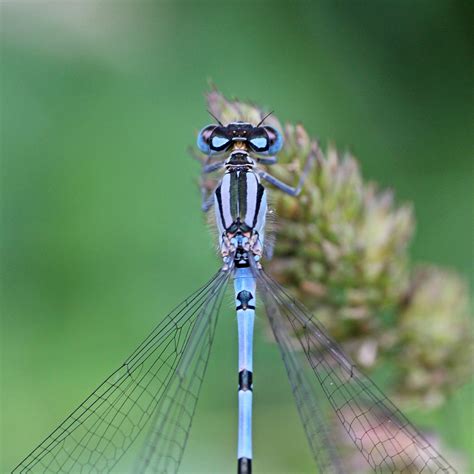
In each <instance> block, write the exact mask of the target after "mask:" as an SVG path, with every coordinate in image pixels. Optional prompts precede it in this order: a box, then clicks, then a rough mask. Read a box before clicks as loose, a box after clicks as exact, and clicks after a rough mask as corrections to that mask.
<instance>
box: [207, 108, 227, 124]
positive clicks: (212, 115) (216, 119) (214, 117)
mask: <svg viewBox="0 0 474 474" xmlns="http://www.w3.org/2000/svg"><path fill="white" fill-rule="evenodd" d="M207 112H208V113H209V115H210V116H211V117H212V118H213V119H214V120H215V121H216V122H217V123H218V124H219V125H220V126H221V127H224V124H223V123H222V122H221V121H220V120H219V119H218V118H217V117H216V116H215V115H214V114H213V113H212V112H211V111H210V110H209V109H207Z"/></svg>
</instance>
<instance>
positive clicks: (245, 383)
mask: <svg viewBox="0 0 474 474" xmlns="http://www.w3.org/2000/svg"><path fill="white" fill-rule="evenodd" d="M252 389H253V375H252V372H250V371H249V370H247V369H244V370H241V371H240V372H239V390H243V391H244V392H245V391H246V390H252Z"/></svg>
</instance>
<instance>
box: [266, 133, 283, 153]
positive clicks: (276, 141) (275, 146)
mask: <svg viewBox="0 0 474 474" xmlns="http://www.w3.org/2000/svg"><path fill="white" fill-rule="evenodd" d="M263 128H264V129H265V131H266V132H267V135H268V153H269V154H270V155H276V154H277V153H278V152H279V151H280V150H281V149H282V147H283V136H282V134H281V133H280V132H279V131H278V130H277V129H276V128H273V127H268V126H265V127H263Z"/></svg>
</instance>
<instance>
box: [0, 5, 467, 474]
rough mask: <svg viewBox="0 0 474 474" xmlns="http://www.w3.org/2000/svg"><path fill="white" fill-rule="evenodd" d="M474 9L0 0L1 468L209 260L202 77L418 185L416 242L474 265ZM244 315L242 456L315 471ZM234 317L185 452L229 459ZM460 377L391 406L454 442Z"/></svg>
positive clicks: (268, 357) (462, 418) (379, 173)
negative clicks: (250, 356) (197, 154)
mask: <svg viewBox="0 0 474 474" xmlns="http://www.w3.org/2000/svg"><path fill="white" fill-rule="evenodd" d="M473 20H474V18H473V11H472V8H471V6H470V2H465V3H463V2H454V1H437V2H433V1H421V0H420V1H416V2H408V1H399V2H375V1H365V2H359V1H357V2H356V1H337V2H333V1H324V2H297V1H294V2H289V1H288V2H269V1H268V2H267V1H259V2H250V1H240V2H217V1H216V2H210V1H209V2H207V1H186V2H185V1H173V2H172V1H169V2H163V1H157V2H151V1H149V2H140V1H136V2H131V1H130V2H123V1H119V2H113V1H102V2H99V1H93V0H83V1H66V0H64V1H59V0H58V1H36V2H25V1H11V2H5V1H3V2H2V4H1V32H2V37H1V48H2V49H1V66H0V67H1V73H0V74H1V158H2V166H1V171H2V184H1V186H2V187H1V202H2V227H1V240H2V262H1V271H2V301H1V306H2V310H1V312H2V347H1V351H2V371H1V385H2V389H1V392H2V400H1V436H2V437H1V452H0V457H1V464H0V471H1V472H8V470H9V469H11V468H12V467H13V466H14V465H15V464H16V462H18V461H19V460H20V459H21V458H22V457H23V456H24V455H26V454H27V452H28V451H29V450H30V449H31V448H33V447H34V446H35V445H36V444H37V443H38V442H39V441H40V440H41V439H42V438H43V437H44V436H45V435H46V434H48V433H49V431H51V430H52V428H53V427H55V426H56V425H57V424H58V422H59V421H60V420H62V419H63V418H64V417H65V415H66V414H67V413H68V412H69V411H70V410H71V409H72V408H73V407H75V406H76V405H77V404H78V403H79V402H80V401H81V400H82V399H83V398H84V397H85V396H86V395H88V393H89V392H90V391H92V389H94V388H95V386H97V385H98V383H99V382H100V381H101V380H102V379H103V378H105V376H107V375H108V374H109V373H110V372H111V370H112V369H113V368H115V367H116V366H118V365H119V364H120V363H121V362H122V361H123V359H124V358H125V357H126V356H127V354H128V353H130V352H131V351H132V350H133V349H134V347H135V346H136V345H137V343H138V342H139V341H140V340H141V339H142V338H143V337H144V336H145V335H146V334H147V333H148V331H149V330H150V329H151V327H153V326H154V324H155V323H156V322H157V321H158V320H159V318H160V317H162V316H163V315H164V313H165V312H166V311H167V310H168V309H171V308H172V307H173V306H174V305H176V304H177V303H178V302H180V301H181V300H182V299H183V298H184V297H185V296H187V295H188V294H189V293H191V292H192V291H193V290H194V289H195V288H197V287H198V286H199V285H200V284H202V283H203V282H204V281H206V280H207V278H208V277H209V276H210V275H211V274H212V273H213V272H214V270H215V269H216V267H217V265H218V260H217V258H216V255H215V252H214V243H213V241H212V239H210V236H209V234H208V231H207V228H206V225H205V222H204V219H203V217H202V216H201V215H200V211H199V206H200V204H199V192H198V189H197V186H196V182H197V176H198V172H199V166H198V163H197V162H194V161H192V160H191V158H190V157H189V156H188V154H187V152H186V148H187V147H188V146H189V145H191V144H193V142H194V136H195V135H194V134H195V131H196V130H197V129H199V128H200V127H201V126H203V125H205V124H207V123H208V122H209V117H208V115H207V113H206V110H205V101H204V95H203V94H204V93H205V92H206V91H207V90H208V80H209V79H211V80H212V81H213V82H214V83H215V84H217V86H218V87H219V88H220V89H221V90H222V91H223V92H224V93H226V94H228V95H230V96H234V95H235V96H238V97H239V98H243V99H251V100H253V101H255V102H257V103H260V104H262V105H264V106H268V107H269V108H270V109H274V110H275V111H276V112H277V114H278V116H279V118H280V119H283V120H289V121H297V120H299V121H302V122H303V123H304V124H305V126H306V127H307V129H308V130H309V131H310V132H311V133H312V134H314V135H316V136H318V137H320V138H321V140H322V143H323V144H326V143H328V142H334V143H336V144H337V145H338V147H340V148H342V149H347V148H348V149H351V150H352V151H353V152H354V153H355V154H356V156H357V157H358V158H359V159H360V161H361V166H362V171H363V174H364V176H365V177H366V178H368V179H373V180H375V181H377V182H378V183H380V185H381V186H382V187H391V188H393V189H395V191H396V194H397V199H398V200H399V202H404V201H412V202H413V203H414V205H415V210H416V217H417V223H418V226H417V234H416V237H415V241H414V245H413V246H412V256H413V259H414V260H415V261H420V262H433V263H436V264H440V265H443V266H448V267H451V268H454V269H456V270H458V271H459V272H460V273H462V274H463V275H464V276H466V277H467V278H469V279H470V280H471V282H472V277H473V270H472V241H473V232H472V231H473V228H472V216H473V214H472V210H473V209H472V203H473V197H474V196H473V192H472V185H473V180H472V178H473V174H472V171H473V168H472V163H473V161H472V159H473V153H472V152H473V148H472V133H473V126H472V124H473V123H474V121H473V119H474V117H473V115H474V114H473V105H474V104H473V94H472V77H473V72H474V71H473V67H472V53H473V48H472V26H471V25H472V24H473ZM259 326H260V327H261V326H262V325H261V324H260V325H259ZM262 333H263V331H259V333H258V335H257V338H256V347H255V353H256V355H255V357H256V368H255V379H256V390H255V423H254V432H255V470H256V471H258V472H272V473H292V472H313V471H314V467H313V463H312V460H311V456H310V451H309V449H308V447H307V444H306V440H305V438H304V432H303V429H302V428H301V426H300V422H299V418H298V415H297V411H296V409H295V407H294V403H293V399H292V396H291V393H290V388H289V385H288V382H287V380H286V374H285V372H284V369H283V366H282V364H281V361H280V359H279V355H278V352H277V348H276V347H274V346H273V345H271V344H269V343H268V342H267V341H266V338H265V337H264V336H263V334H262ZM235 336H236V328H235V321H234V317H233V314H232V312H231V304H230V303H229V305H227V306H225V308H224V310H223V311H222V314H221V318H220V323H219V326H218V332H217V337H216V341H215V345H214V349H213V355H212V359H211V363H210V366H209V370H208V373H207V377H206V383H205V386H204V388H203V391H202V396H201V401H200V403H199V405H198V412H197V416H196V420H195V423H194V425H193V430H192V434H191V438H190V443H189V445H188V450H187V452H186V454H185V457H184V462H183V466H182V472H219V473H224V472H234V471H235V462H234V459H235V449H236V448H235V446H236V417H237V414H236V409H237V399H236V398H237V397H236V364H237V362H236V360H237V359H236V351H237V346H236V337H235ZM473 393H474V391H473V387H472V383H471V384H469V385H467V386H464V387H461V388H460V389H459V390H457V391H456V393H455V394H454V396H453V397H452V398H451V400H450V401H449V402H448V403H447V404H446V405H444V406H443V407H442V408H441V409H439V410H437V411H435V412H434V413H433V412H432V413H431V414H430V416H424V415H423V414H421V413H418V412H412V413H409V415H410V416H411V417H412V418H414V419H415V420H420V421H421V422H422V423H423V427H424V428H433V429H436V430H437V431H439V432H440V433H441V434H442V435H443V437H444V439H445V441H446V443H447V445H448V447H449V448H450V449H453V450H455V451H456V450H459V451H462V452H464V454H465V455H466V456H467V457H468V458H470V460H471V462H472V461H473V460H474V453H473V448H472V447H473V445H474V443H473V439H472V423H473V416H472V411H473V401H474V400H473ZM130 456H131V457H132V456H133V453H131V455H130ZM126 464H127V463H126V462H125V464H124V465H123V466H126ZM124 469H125V467H124ZM116 472H121V470H120V469H117V471H116Z"/></svg>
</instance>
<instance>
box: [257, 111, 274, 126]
mask: <svg viewBox="0 0 474 474" xmlns="http://www.w3.org/2000/svg"><path fill="white" fill-rule="evenodd" d="M273 112H275V111H274V110H272V111H271V112H268V114H267V115H265V116H264V117H263V119H262V120H260V122H259V123H258V125H257V127H260V125H262V123H263V122H265V120H266V119H267V118H268V117H270V115H272V114H273Z"/></svg>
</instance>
